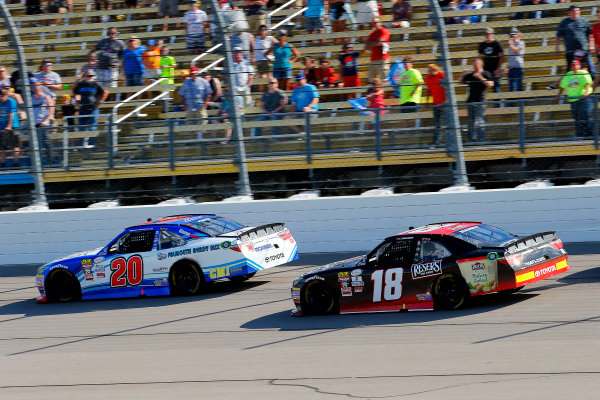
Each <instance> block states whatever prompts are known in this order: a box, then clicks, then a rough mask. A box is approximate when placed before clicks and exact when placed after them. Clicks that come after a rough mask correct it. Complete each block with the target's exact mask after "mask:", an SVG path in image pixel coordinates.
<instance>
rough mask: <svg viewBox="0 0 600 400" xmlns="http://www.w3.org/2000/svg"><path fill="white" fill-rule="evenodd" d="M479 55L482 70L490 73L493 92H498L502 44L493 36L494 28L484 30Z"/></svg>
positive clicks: (502, 55) (502, 59) (502, 60)
mask: <svg viewBox="0 0 600 400" xmlns="http://www.w3.org/2000/svg"><path fill="white" fill-rule="evenodd" d="M479 57H480V58H481V59H482V60H483V70H484V71H487V72H489V73H490V74H491V75H492V78H493V81H494V92H499V91H500V77H501V76H502V74H501V70H502V69H501V68H502V63H503V62H504V50H502V46H501V45H500V43H499V42H498V41H497V40H496V39H495V38H494V28H487V29H486V30H485V40H484V41H483V42H481V43H479Z"/></svg>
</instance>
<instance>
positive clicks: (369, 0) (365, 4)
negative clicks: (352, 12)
mask: <svg viewBox="0 0 600 400" xmlns="http://www.w3.org/2000/svg"><path fill="white" fill-rule="evenodd" d="M356 1H358V8H357V10H356V22H357V23H358V29H365V27H369V26H370V25H371V22H373V21H374V20H375V19H379V8H378V7H377V1H376V0H356Z"/></svg>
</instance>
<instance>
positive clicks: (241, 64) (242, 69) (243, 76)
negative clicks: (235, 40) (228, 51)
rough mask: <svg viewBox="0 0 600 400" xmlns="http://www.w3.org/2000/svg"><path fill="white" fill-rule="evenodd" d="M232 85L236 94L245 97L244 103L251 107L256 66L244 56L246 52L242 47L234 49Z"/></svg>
mask: <svg viewBox="0 0 600 400" xmlns="http://www.w3.org/2000/svg"><path fill="white" fill-rule="evenodd" d="M232 78H233V79H232V85H233V89H234V94H235V95H236V96H242V97H243V98H244V105H245V106H247V107H250V106H252V105H253V102H252V94H251V89H252V82H253V81H254V68H253V67H252V64H250V63H249V62H248V61H247V60H246V59H245V58H244V52H243V51H242V49H240V48H237V47H236V48H235V49H234V50H233V75H232Z"/></svg>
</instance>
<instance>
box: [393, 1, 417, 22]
mask: <svg viewBox="0 0 600 400" xmlns="http://www.w3.org/2000/svg"><path fill="white" fill-rule="evenodd" d="M392 16H393V18H394V19H393V21H392V28H408V27H410V19H411V17H412V6H411V5H410V3H409V2H408V0H396V2H395V3H394V5H393V6H392Z"/></svg>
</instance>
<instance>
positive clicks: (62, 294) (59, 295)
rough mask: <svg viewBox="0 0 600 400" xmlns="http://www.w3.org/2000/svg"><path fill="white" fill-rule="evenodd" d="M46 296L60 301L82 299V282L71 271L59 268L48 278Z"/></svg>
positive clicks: (49, 299)
mask: <svg viewBox="0 0 600 400" xmlns="http://www.w3.org/2000/svg"><path fill="white" fill-rule="evenodd" d="M46 297H47V299H48V301H51V302H54V301H56V302H59V303H68V302H70V301H75V300H81V284H80V283H79V281H78V280H77V278H75V275H73V274H72V273H71V272H70V271H68V270H66V269H62V268H57V269H55V270H54V271H52V272H51V273H50V275H49V276H48V278H46Z"/></svg>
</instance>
